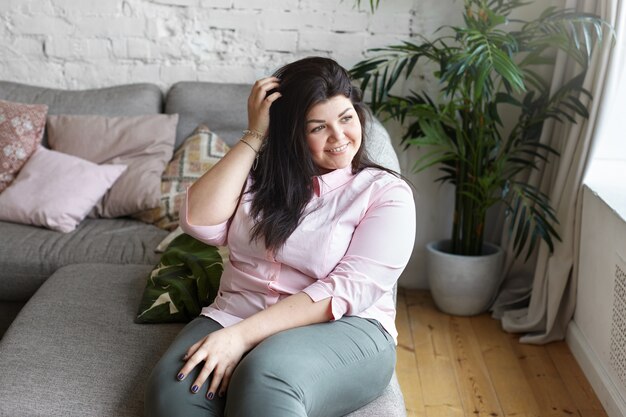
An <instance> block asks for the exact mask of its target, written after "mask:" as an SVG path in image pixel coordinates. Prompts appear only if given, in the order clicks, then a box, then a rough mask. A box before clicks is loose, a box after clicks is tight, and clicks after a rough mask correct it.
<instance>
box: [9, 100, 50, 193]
mask: <svg viewBox="0 0 626 417" xmlns="http://www.w3.org/2000/svg"><path fill="white" fill-rule="evenodd" d="M47 113H48V106H46V105H44V104H22V103H12V102H10V101H4V100H0V192H2V191H3V190H4V189H5V188H7V187H8V186H9V184H11V182H12V181H13V180H14V179H15V176H16V175H17V173H18V172H19V170H20V169H21V168H22V166H24V164H25V163H26V161H27V160H28V158H29V157H30V156H31V155H32V154H33V152H35V150H36V149H37V145H38V144H39V142H41V137H42V136H43V130H44V127H45V126H46V114H47Z"/></svg>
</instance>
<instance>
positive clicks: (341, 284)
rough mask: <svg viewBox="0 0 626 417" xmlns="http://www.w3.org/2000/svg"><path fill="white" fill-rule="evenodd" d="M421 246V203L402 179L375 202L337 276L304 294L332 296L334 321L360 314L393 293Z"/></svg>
mask: <svg viewBox="0 0 626 417" xmlns="http://www.w3.org/2000/svg"><path fill="white" fill-rule="evenodd" d="M414 241H415V203H414V201H413V195H412V192H411V189H410V188H409V187H408V185H407V184H406V183H405V182H404V181H401V180H398V181H396V182H394V183H392V184H390V185H388V186H387V187H385V188H383V189H382V190H381V191H379V192H378V194H377V195H376V196H374V197H373V198H372V201H371V202H370V205H369V207H368V209H367V211H366V212H365V215H364V216H363V218H362V219H361V221H360V222H359V224H358V226H357V227H356V229H355V230H354V234H353V236H352V240H351V242H350V245H349V246H348V250H347V251H346V253H345V255H344V256H343V257H342V259H341V260H340V262H339V263H338V264H337V266H336V267H335V268H334V269H333V271H332V272H331V273H330V274H329V275H328V276H326V277H325V278H323V279H319V280H317V281H316V282H314V283H313V284H311V285H310V286H308V287H307V288H305V289H304V290H303V291H304V292H305V293H306V294H308V295H309V297H310V298H311V299H312V300H313V301H319V300H322V299H325V298H328V297H332V301H331V308H332V314H333V318H334V319H335V320H338V319H340V318H341V317H342V316H344V315H356V314H359V313H361V312H363V311H365V310H366V309H367V308H369V307H371V306H372V305H374V304H375V303H376V301H377V300H378V299H380V298H381V297H382V296H383V295H384V294H385V293H388V292H390V291H392V290H393V287H394V285H395V284H396V282H397V280H398V278H399V277H400V274H401V273H402V271H403V270H404V268H405V267H406V265H407V263H408V261H409V258H410V256H411V253H412V251H413V245H414Z"/></svg>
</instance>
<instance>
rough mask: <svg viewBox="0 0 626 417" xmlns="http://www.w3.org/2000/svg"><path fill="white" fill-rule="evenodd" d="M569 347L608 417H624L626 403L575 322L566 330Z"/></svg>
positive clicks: (625, 414)
mask: <svg viewBox="0 0 626 417" xmlns="http://www.w3.org/2000/svg"><path fill="white" fill-rule="evenodd" d="M566 342H567V345H568V346H569V348H570V350H571V352H572V354H573V355H574V357H575V358H576V361H577V362H578V364H579V365H580V367H581V369H582V371H583V373H584V374H585V376H586V377H587V379H588V380H589V383H590V384H591V387H592V388H593V390H594V391H595V393H596V395H597V396H598V399H599V400H600V402H601V403H602V406H603V407H604V410H605V411H606V413H607V414H608V415H609V417H626V401H625V400H624V396H623V395H622V393H620V390H619V388H618V387H617V386H616V385H615V383H614V382H613V380H612V379H611V377H610V376H609V373H608V371H607V370H606V367H605V366H604V364H602V362H601V361H600V358H598V355H596V353H595V352H594V350H593V349H592V348H591V345H589V342H588V341H587V338H586V337H585V335H584V334H583V333H582V332H581V331H580V328H579V327H578V325H577V324H576V322H575V321H573V320H572V321H571V322H570V324H569V326H568V328H567V339H566Z"/></svg>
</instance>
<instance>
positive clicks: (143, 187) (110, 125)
mask: <svg viewBox="0 0 626 417" xmlns="http://www.w3.org/2000/svg"><path fill="white" fill-rule="evenodd" d="M177 124H178V115H177V114H149V115H145V116H133V117H105V116H78V115H60V116H49V117H48V127H47V129H48V142H49V143H50V147H51V148H52V149H54V150H55V151H59V152H63V153H66V154H69V155H74V156H77V157H79V158H83V159H86V160H88V161H91V162H94V163H96V164H123V165H127V166H128V169H127V170H126V172H124V174H122V176H121V177H120V179H119V180H118V181H117V182H116V183H115V185H114V186H113V187H111V190H109V192H107V193H106V194H105V196H104V198H103V199H102V201H100V202H98V204H97V205H96V207H95V209H96V210H95V214H96V215H97V216H99V217H121V216H128V215H131V214H135V213H137V212H140V211H142V210H147V209H151V208H154V207H157V206H158V205H159V202H160V199H161V175H162V174H163V171H164V170H165V166H166V165H167V162H168V161H169V160H170V159H171V158H172V153H173V151H174V140H175V138H176V126H177Z"/></svg>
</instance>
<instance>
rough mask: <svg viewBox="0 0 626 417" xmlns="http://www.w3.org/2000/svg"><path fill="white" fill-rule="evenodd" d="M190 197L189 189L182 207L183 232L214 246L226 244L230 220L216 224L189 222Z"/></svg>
mask: <svg viewBox="0 0 626 417" xmlns="http://www.w3.org/2000/svg"><path fill="white" fill-rule="evenodd" d="M188 198H189V189H187V193H186V194H185V199H184V200H183V204H182V205H181V207H180V221H179V225H180V228H181V229H182V230H183V232H185V233H187V234H188V235H190V236H193V237H195V238H196V239H198V240H199V241H201V242H204V243H206V244H208V245H213V246H226V244H227V237H228V221H225V222H223V223H220V224H216V225H214V226H198V225H194V224H191V223H189V220H188V213H187V199H188Z"/></svg>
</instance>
